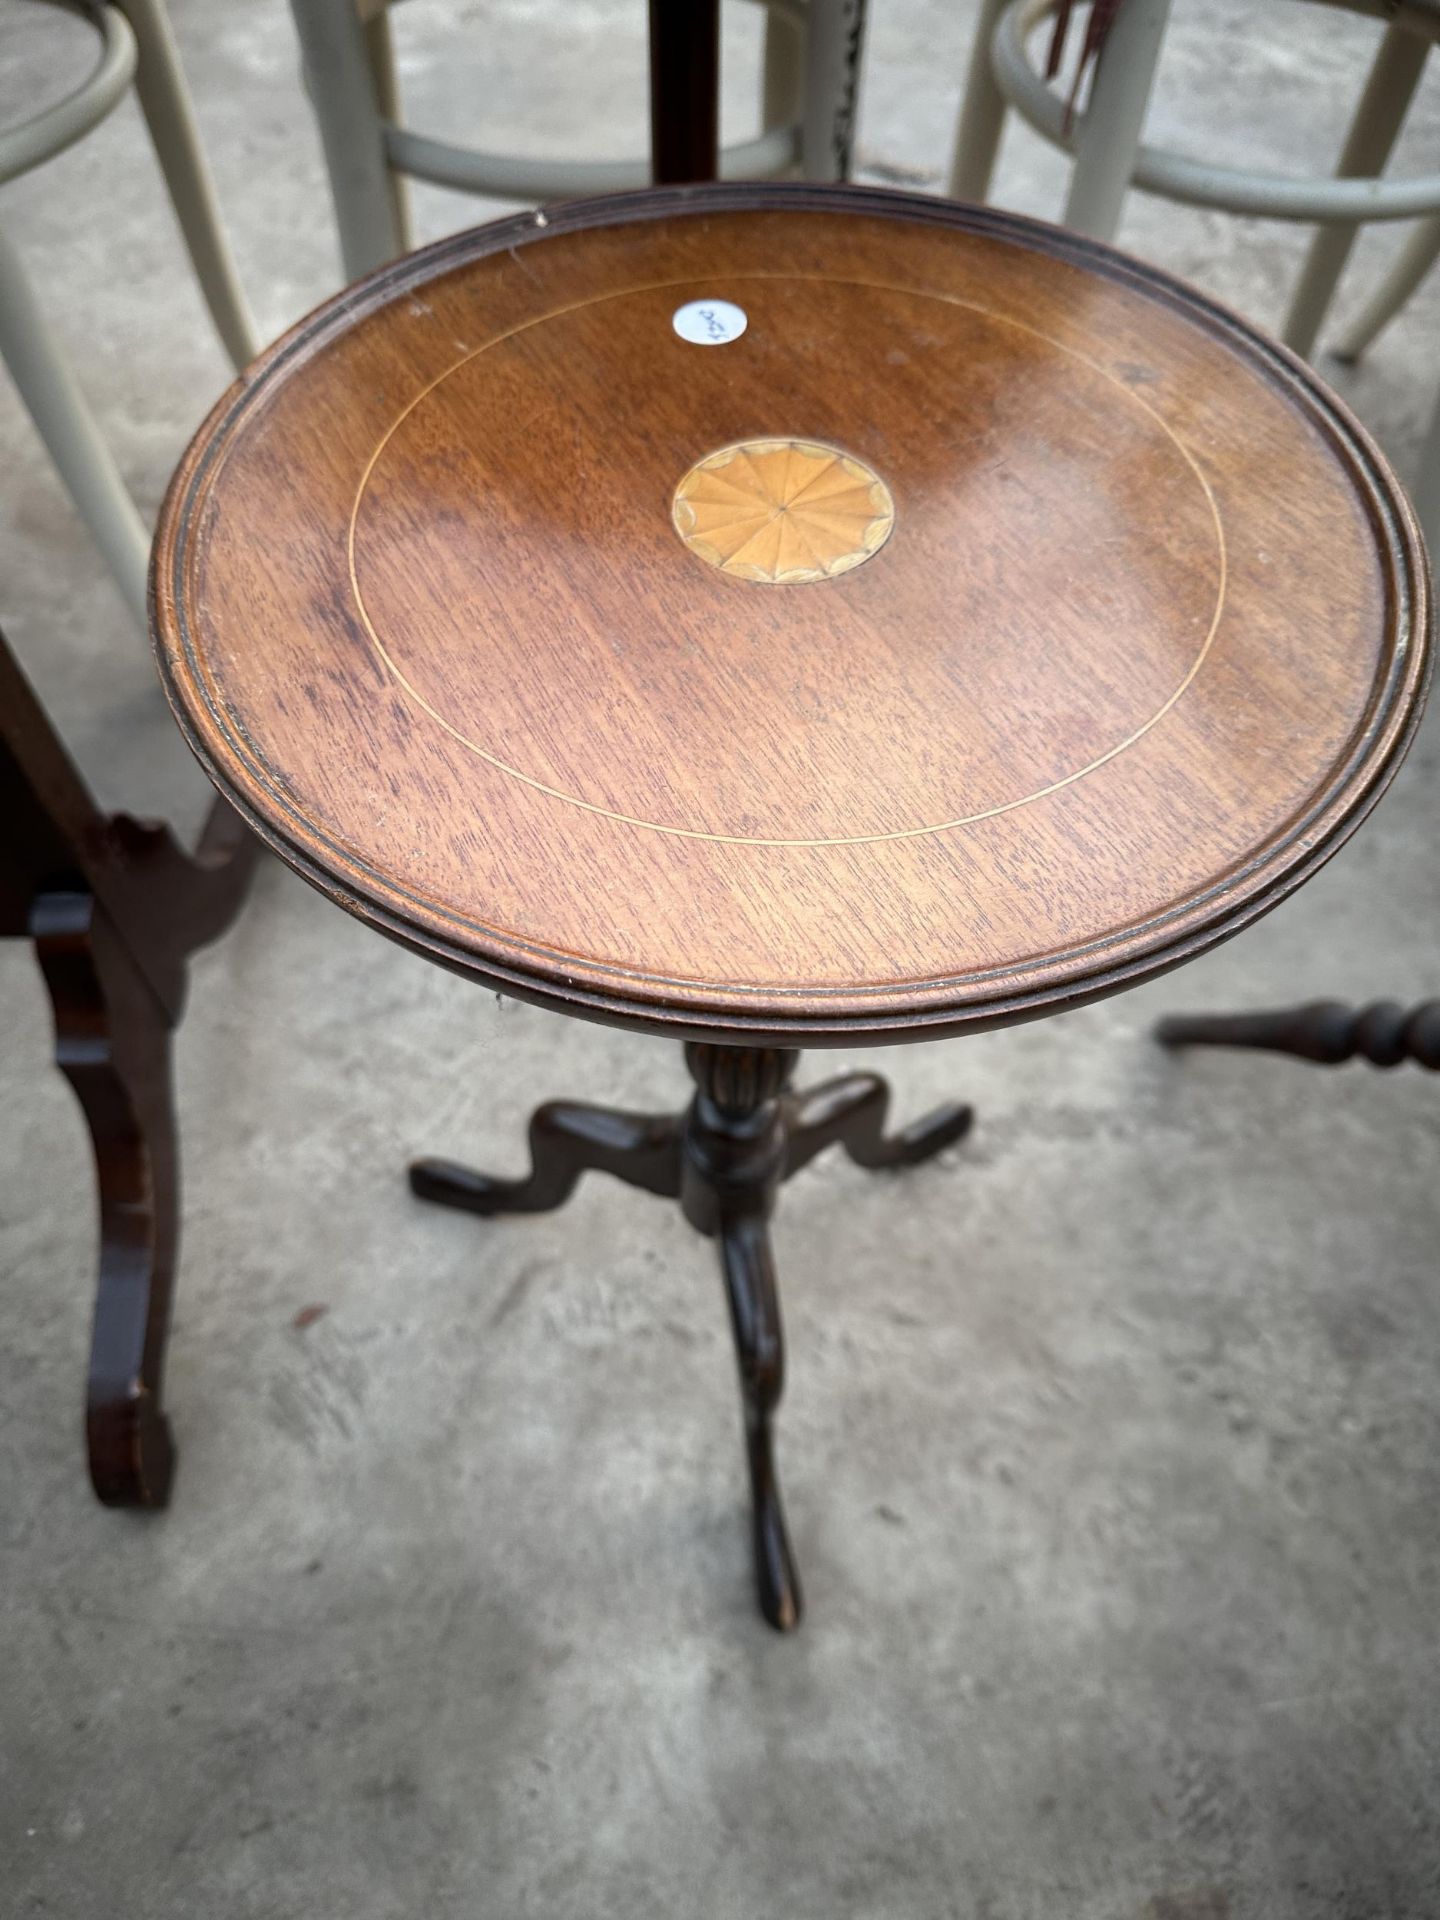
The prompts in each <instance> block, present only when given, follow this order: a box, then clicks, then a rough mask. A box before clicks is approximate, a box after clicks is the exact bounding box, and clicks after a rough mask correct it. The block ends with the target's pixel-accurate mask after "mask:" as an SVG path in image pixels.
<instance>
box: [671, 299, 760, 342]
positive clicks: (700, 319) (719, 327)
mask: <svg viewBox="0 0 1440 1920" xmlns="http://www.w3.org/2000/svg"><path fill="white" fill-rule="evenodd" d="M748 324H749V323H748V322H747V320H746V318H745V309H744V308H743V307H737V306H736V305H735V302H734V301H733V300H687V301H686V303H685V305H684V306H683V307H677V308H676V309H675V313H674V316H673V318H672V321H671V325H672V326H673V327H674V329H675V331H676V333H678V334H679V336H680V338H681V339H682V340H688V341H689V342H690V344H691V346H694V347H724V346H728V345H729V344H730V342H731V341H732V340H738V339H739V338H740V336H741V334H742V333H744V331H745V328H746V326H747V325H748Z"/></svg>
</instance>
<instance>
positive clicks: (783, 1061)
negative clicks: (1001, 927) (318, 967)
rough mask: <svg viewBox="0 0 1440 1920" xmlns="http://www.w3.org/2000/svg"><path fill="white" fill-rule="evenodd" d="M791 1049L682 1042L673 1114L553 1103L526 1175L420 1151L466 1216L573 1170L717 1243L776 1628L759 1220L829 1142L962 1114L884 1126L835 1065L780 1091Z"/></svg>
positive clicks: (879, 1158)
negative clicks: (684, 1086)
mask: <svg viewBox="0 0 1440 1920" xmlns="http://www.w3.org/2000/svg"><path fill="white" fill-rule="evenodd" d="M798 1058H799V1055H798V1054H797V1053H796V1052H795V1051H794V1050H793V1049H791V1048H781V1047H716V1046H708V1045H698V1044H696V1045H691V1046H687V1047H686V1049H685V1060H686V1064H687V1066H688V1067H689V1069H690V1074H691V1077H692V1078H693V1080H694V1081H695V1087H696V1091H695V1095H694V1097H693V1099H692V1100H691V1102H690V1105H689V1107H688V1108H687V1109H686V1111H685V1112H684V1114H681V1115H664V1114H642V1113H616V1112H613V1111H612V1110H611V1109H609V1108H607V1107H591V1106H580V1105H577V1104H575V1103H574V1102H571V1101H567V1100H556V1101H552V1102H550V1104H549V1105H547V1106H543V1107H541V1108H539V1109H538V1110H537V1112H536V1113H535V1116H534V1118H533V1119H532V1120H531V1122H530V1158H531V1171H530V1173H529V1174H528V1175H527V1176H526V1177H525V1178H524V1179H521V1180H498V1179H495V1178H494V1177H493V1176H492V1175H490V1174H486V1173H476V1172H474V1171H472V1170H471V1169H470V1168H468V1167H462V1166H457V1165H456V1164H455V1163H454V1162H453V1161H450V1160H417V1161H416V1162H415V1163H414V1164H413V1165H412V1167H411V1168H410V1186H411V1189H412V1191H413V1192H414V1193H415V1194H417V1195H418V1196H419V1198H421V1199H422V1200H435V1201H438V1202H439V1203H440V1204H441V1205H443V1206H450V1207H460V1208H463V1209H464V1210H465V1211H467V1212H469V1213H478V1214H484V1215H494V1214H503V1213H544V1212H548V1211H549V1210H550V1209H552V1208H554V1207H558V1206H560V1205H561V1204H562V1203H563V1202H564V1201H565V1200H567V1199H568V1198H569V1196H570V1194H571V1193H573V1192H574V1190H575V1187H576V1185H577V1183H578V1182H579V1179H580V1176H581V1175H582V1174H583V1173H589V1172H598V1173H608V1174H611V1175H613V1176H614V1177H615V1178H616V1179H618V1180H623V1181H625V1182H626V1184H627V1185H629V1186H633V1187H641V1188H643V1189H645V1190H646V1191H647V1192H650V1193H656V1194H660V1195H662V1196H664V1197H666V1198H670V1199H678V1200H679V1202H680V1204H681V1207H682V1208H683V1209H684V1213H685V1217H686V1219H687V1220H688V1221H689V1222H690V1224H691V1226H693V1227H694V1228H695V1229H696V1230H697V1232H699V1233H702V1234H704V1235H705V1236H706V1237H707V1238H708V1239H712V1240H714V1241H716V1242H717V1244H718V1247H719V1252H720V1266H721V1272H722V1273H723V1275H724V1279H725V1291H726V1295H727V1297H728V1300H729V1303H730V1323H731V1327H732V1329H733V1331H734V1335H735V1358H736V1363H737V1366H738V1368H739V1373H740V1398H741V1404H742V1406H743V1408H744V1414H745V1442H746V1454H747V1458H748V1462H749V1468H750V1494H751V1506H752V1519H753V1531H754V1546H755V1584H756V1591H757V1596H758V1599H759V1603H760V1612H761V1613H762V1614H763V1616H764V1617H765V1619H766V1620H767V1621H768V1622H769V1623H770V1625H771V1626H772V1627H774V1628H776V1629H777V1630H778V1631H779V1632H782V1633H786V1632H789V1631H790V1630H791V1629H792V1628H793V1627H796V1626H798V1625H799V1623H800V1615H801V1611H802V1604H803V1603H802V1600H801V1595H800V1576H799V1574H798V1573H797V1571H796V1568H795V1558H794V1554H793V1553H792V1551H791V1547H790V1537H789V1534H788V1533H787V1531H786V1527H785V1512H784V1508H783V1506H782V1505H781V1500H780V1489H779V1484H778V1482H777V1480H776V1477H775V1457H774V1438H773V1434H772V1419H773V1416H774V1414H775V1410H776V1408H777V1407H778V1406H779V1404H780V1395H781V1393H782V1391H783V1389H784V1384H785V1340H784V1332H783V1328H782V1324H781V1318H780V1294H779V1288H778V1286H777V1283H776V1278H775V1261H774V1255H773V1253H772V1251H771V1246H770V1233H769V1227H768V1225H767V1222H768V1221H769V1218H770V1215H771V1213H772V1212H773V1210H774V1206H775V1199H776V1196H777V1194H778V1193H779V1190H780V1186H781V1184H782V1182H784V1181H786V1180H788V1179H789V1178H790V1177H791V1175H792V1174H794V1173H798V1172H799V1170H800V1168H801V1167H803V1166H806V1165H808V1163H809V1162H810V1161H811V1160H813V1159H814V1158H815V1156H816V1155H817V1154H818V1153H822V1152H823V1151H824V1150H825V1148H826V1147H830V1146H839V1147H842V1148H843V1149H844V1150H845V1152H846V1153H847V1154H848V1155H849V1156H850V1158H851V1159H852V1160H853V1161H855V1162H856V1164H857V1165H858V1166H862V1167H876V1168H884V1167H891V1168H900V1167H910V1166H915V1165H917V1164H918V1163H919V1162H920V1161H922V1160H928V1159H929V1158H930V1157H931V1156H932V1155H934V1154H937V1153H940V1152H941V1151H942V1150H943V1149H944V1148H945V1147H948V1146H951V1145H952V1144H953V1143H954V1142H955V1141H957V1140H959V1139H961V1138H962V1137H963V1136H964V1135H965V1134H966V1133H968V1132H969V1130H970V1125H971V1122H972V1119H973V1114H972V1111H971V1109H970V1108H969V1107H966V1106H960V1105H954V1104H951V1105H946V1106H943V1107H937V1108H936V1110H935V1111H934V1112H933V1113H931V1114H928V1115H926V1117H925V1118H924V1119H922V1120H917V1121H915V1122H914V1123H913V1124H912V1125H910V1126H908V1127H906V1128H904V1129H903V1130H902V1131H901V1132H899V1133H895V1134H888V1135H887V1134H886V1132H885V1115H886V1112H887V1109H888V1107H889V1104H890V1089H889V1087H888V1086H887V1085H886V1083H885V1082H884V1081H883V1080H882V1079H880V1077H879V1076H878V1075H877V1074H873V1073H852V1074H845V1075H843V1076H842V1077H841V1078H840V1079H837V1080H830V1081H827V1082H826V1083H825V1084H824V1085H823V1086H819V1087H815V1088H813V1089H812V1090H811V1091H810V1092H809V1093H792V1092H790V1091H789V1081H790V1076H791V1074H792V1073H793V1072H794V1069H795V1063H796V1061H797V1059H798Z"/></svg>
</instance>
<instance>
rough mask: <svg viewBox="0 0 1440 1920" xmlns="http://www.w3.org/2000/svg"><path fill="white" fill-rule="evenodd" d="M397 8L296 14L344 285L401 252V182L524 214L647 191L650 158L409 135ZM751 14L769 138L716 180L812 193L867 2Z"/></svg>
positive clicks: (770, 1)
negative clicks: (789, 186)
mask: <svg viewBox="0 0 1440 1920" xmlns="http://www.w3.org/2000/svg"><path fill="white" fill-rule="evenodd" d="M396 3H397V0H291V9H292V11H293V13H294V16H295V26H296V30H297V32H298V34H299V38H300V46H301V52H302V56H303V60H304V65H305V74H306V84H307V87H308V89H309V93H310V99H311V103H312V105H313V107H314V109H315V117H316V119H317V121H318V123H319V127H320V138H321V144H322V146H323V147H324V151H325V163H326V167H327V169H328V171H329V175H330V188H331V193H332V194H333V196H334V201H335V217H336V222H337V225H338V227H339V232H340V251H341V256H342V258H343V261H344V266H345V276H346V278H347V279H348V280H354V279H358V278H359V277H360V276H361V275H362V274H365V273H368V272H370V271H371V270H372V269H373V268H375V267H378V266H381V265H383V263H384V262H385V261H387V260H392V259H394V258H395V256H396V255H397V254H400V253H403V252H404V251H405V249H406V246H407V245H408V237H409V236H408V229H407V223H406V218H405V208H404V199H403V191H402V186H401V180H402V177H403V176H407V175H408V176H410V177H413V178H415V179H418V180H428V181H431V182H433V183H434V184H435V185H437V186H442V187H452V188H456V189H458V190H459V191H461V192H465V193H476V194H486V195H492V196H494V197H495V198H497V199H502V200H521V201H529V202H540V201H545V200H555V199H560V198H562V197H568V196H570V195H583V194H594V193H619V192H623V191H625V190H626V189H628V188H632V187H644V186H648V185H649V184H650V179H651V173H650V160H649V157H648V156H647V157H646V158H644V159H637V160H590V161H576V160H545V159H538V158H537V159H529V158H526V159H521V158H516V157H514V156H512V155H508V154H499V153H487V152H482V151H480V150H478V149H475V148H471V147H462V146H457V145H455V144H454V143H453V142H451V141H448V140H439V139H436V138H434V137H433V136H431V135H428V134H424V133H420V132H417V131H416V130H414V129H413V128H410V127H407V126H404V125H403V124H402V123H401V120H400V108H399V99H398V89H397V87H396V82H395V62H394V53H393V48H392V44H391V38H390V23H389V17H388V16H389V8H390V6H391V5H392V4H396ZM660 3H662V4H676V0H660ZM679 4H681V5H684V4H687V0H679ZM756 4H759V5H761V6H763V7H764V8H765V10H766V14H767V24H766V37H765V77H764V89H763V103H762V104H763V121H764V125H763V128H762V131H761V132H760V133H759V134H758V135H757V136H756V137H755V138H754V139H752V140H747V141H744V142H742V143H741V144H739V145H738V146H733V147H730V148H728V149H727V150H726V151H725V152H724V153H723V154H722V155H721V160H720V172H721V176H722V178H724V179H727V180H764V179H773V178H775V177H777V176H779V175H782V174H788V173H791V172H792V171H794V170H795V168H796V167H797V166H798V168H799V170H800V173H801V174H802V176H803V177H804V178H806V179H809V180H843V179H845V178H847V177H848V174H849V171H850V155H851V144H852V138H853V130H854V120H855V95H856V88H857V83H858V77H859V68H860V52H861V43H862V39H863V35H864V27H865V9H866V0H756Z"/></svg>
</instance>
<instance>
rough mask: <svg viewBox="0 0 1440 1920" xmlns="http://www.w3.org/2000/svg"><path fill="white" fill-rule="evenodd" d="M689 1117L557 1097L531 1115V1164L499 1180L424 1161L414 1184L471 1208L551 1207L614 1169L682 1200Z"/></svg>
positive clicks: (428, 1196) (423, 1195) (414, 1170)
mask: <svg viewBox="0 0 1440 1920" xmlns="http://www.w3.org/2000/svg"><path fill="white" fill-rule="evenodd" d="M680 1133H681V1123H680V1121H679V1119H678V1118H677V1117H676V1116H674V1115H673V1114H650V1113H617V1112H615V1111H613V1110H612V1109H611V1108H609V1107H589V1106H581V1105H579V1104H578V1103H577V1102H574V1101H570V1100H552V1101H551V1102H550V1103H549V1104H548V1105H547V1106H543V1107H539V1108H537V1109H536V1112H535V1114H534V1116H533V1118H532V1119H531V1121H530V1163H531V1171H530V1173H529V1174H528V1176H527V1177H526V1178H525V1179H523V1180H497V1179H495V1178H494V1177H493V1176H492V1175H491V1174H488V1173H478V1172H475V1171H474V1170H473V1169H471V1168H469V1167H462V1166H459V1165H457V1163H456V1162H455V1161H453V1160H417V1161H415V1162H414V1164H413V1165H412V1166H411V1168H410V1188H411V1191H412V1192H413V1193H415V1194H417V1195H418V1196H419V1198H420V1199H422V1200H435V1201H438V1202H439V1203H440V1205H441V1206H446V1207H460V1208H463V1209H464V1210H465V1212H467V1213H479V1214H484V1215H487V1216H488V1215H492V1214H497V1213H549V1212H550V1211H551V1210H552V1209H553V1208H555V1207H559V1206H562V1205H563V1204H564V1202H565V1201H566V1200H568V1199H569V1197H570V1195H571V1194H572V1193H573V1192H574V1191H575V1187H576V1184H577V1183H578V1181H579V1179H580V1176H581V1174H582V1173H609V1174H613V1175H614V1176H615V1178H616V1179H617V1180H623V1181H624V1182H625V1183H626V1185H627V1186H631V1187H643V1188H644V1189H645V1190H646V1191H647V1192H649V1193H658V1194H663V1195H664V1196H665V1197H666V1198H668V1199H672V1200H673V1199H677V1198H678V1197H679V1193H680Z"/></svg>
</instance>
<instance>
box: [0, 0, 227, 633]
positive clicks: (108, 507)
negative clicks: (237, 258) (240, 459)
mask: <svg viewBox="0 0 1440 1920" xmlns="http://www.w3.org/2000/svg"><path fill="white" fill-rule="evenodd" d="M44 4H47V5H51V6H62V7H64V8H65V9H66V11H68V12H70V13H74V14H77V15H78V16H79V17H80V18H81V19H83V20H85V21H86V22H87V23H88V24H89V25H90V26H92V27H94V29H95V32H96V34H97V36H98V38H99V43H100V52H99V58H98V60H97V61H96V64H95V66H94V68H93V69H92V71H91V72H90V74H89V75H88V77H87V78H86V79H85V80H84V81H83V82H82V83H81V84H80V85H79V86H78V87H76V88H75V89H74V91H73V92H71V93H69V94H67V95H66V96H65V98H64V99H62V100H60V101H58V102H57V103H56V104H55V105H54V106H51V107H47V108H44V109H43V110H42V111H41V112H39V113H37V114H35V115H33V116H32V117H31V118H30V119H28V120H24V121H22V122H21V123H20V124H19V125H18V126H14V127H11V128H9V129H7V130H6V131H4V132H0V185H3V184H4V182H6V181H7V180H13V179H15V178H17V177H18V176H19V175H20V174H22V173H28V172H30V171H31V169H32V168H35V167H39V166H43V165H44V163H45V162H46V161H47V160H50V159H53V158H54V156H55V155H56V154H57V153H61V152H63V151H64V149H65V148H66V147H69V146H72V145H73V144H74V143H75V141H77V140H80V139H83V138H84V136H85V135H86V134H87V133H89V132H90V130H91V129H92V128H93V127H95V126H98V125H99V123H100V122H101V121H102V120H103V119H104V118H105V117H106V115H107V114H109V113H110V112H112V111H113V109H114V108H115V107H116V106H117V105H118V104H119V102H120V100H121V99H122V98H123V97H124V95H125V92H126V90H127V88H128V87H129V86H130V85H131V84H132V82H133V84H134V86H135V90H136V93H137V95H138V96H139V100H140V106H141V109H142V111H143V113H144V115H145V121H146V125H147V126H148V128H149V130H150V138H151V140H152V142H153V143H154V147H155V155H156V158H157V159H158V161H159V163H160V169H161V172H162V173H163V174H164V177H165V184H166V186H167V187H168V188H169V191H170V198H171V200H172V202H173V203H174V207H175V212H176V216H177V218H178V219H179V222H180V228H181V232H182V233H183V235H184V238H185V245H186V248H187V250H188V252H189V255H190V260H191V263H192V265H193V266H194V269H195V273H196V277H197V278H198V280H199V282H200V287H201V291H202V292H203V294H204V296H205V304H206V305H207V307H208V308H209V309H210V314H211V317H212V319H213V320H214V322H215V327H216V331H217V332H218V333H219V335H220V338H221V340H222V341H223V342H224V345H225V349H226V351H227V353H228V354H229V355H230V358H231V359H232V361H233V362H234V363H235V365H236V367H237V368H239V367H242V366H244V365H245V364H246V363H247V362H248V361H250V360H253V359H254V357H255V353H256V341H255V334H254V328H253V325H252V323H251V320H250V315H249V312H248V309H247V307H246V304H245V296H244V294H243V293H242V291H241V289H240V282H239V279H238V277H237V275H236V272H235V266H234V262H233V260H232V258H231V255H230V250H229V247H228V245H227V244H226V241H225V236H224V233H223V232H222V230H221V226H220V216H219V210H218V208H217V206H216V203H215V193H214V189H213V187H212V185H211V181H210V175H209V171H208V169H207V167H206V164H205V159H204V155H203V154H202V152H201V150H200V142H199V136H198V134H197V132H196V128H195V120H194V115H193V114H192V112H191V109H190V101H189V96H188V94H187V93H186V90H185V82H184V78H183V76H182V74H181V71H180V62H179V58H178V55H177V53H176V49H175V42H174V39H173V37H172V35H171V32H170V23H169V21H168V20H167V19H166V17H165V11H164V8H163V6H162V5H161V0H123V6H122V5H119V4H115V3H114V0H44ZM0 359H3V360H4V362H5V365H6V367H7V368H8V369H9V372H10V375H11V378H12V379H13V380H14V382H15V385H16V387H17V388H18V389H19V392H20V397H21V399H22V400H23V401H24V403H25V407H26V409H27V411H28V412H29V414H30V417H31V419H32V420H33V421H34V422H35V426H36V429H37V431H38V432H39V434H40V437H41V439H42V440H43V441H44V442H45V446H46V448H47V450H48V452H49V454H50V457H51V459H52V460H53V461H54V462H55V465H56V467H57V468H58V470H59V473H60V477H61V480H62V481H63V482H64V484H65V488H66V490H67V492H68V493H69V495H70V497H71V499H72V500H73V501H74V503H75V505H76V507H77V508H78V510H79V512H80V515H81V518H82V519H83V520H84V522H85V524H86V526H87V527H88V528H89V530H90V534H91V537H92V539H93V540H94V541H95V544H96V546H97V547H99V549H100V552H101V554H102V556H103V557H104V560H105V563H106V565H107V566H108V567H109V569H110V572H111V573H112V574H113V575H114V577H115V580H116V583H117V584H118V586H119V588H120V591H121V593H122V594H123V595H124V598H125V600H126V603H127V605H128V606H129V607H130V610H131V612H132V613H133V614H134V615H135V617H136V618H137V619H138V620H139V622H140V624H141V626H142V627H143V626H144V625H145V575H146V570H147V568H148V565H149V558H150V535H149V532H148V531H147V529H146V526H145V523H144V521H143V520H142V519H141V517H140V514H139V511H138V510H137V508H136V506H135V503H134V501H133V500H132V499H131V497H130V495H129V493H128V491H127V490H126V487H125V483H124V481H123V480H122V479H121V477H120V470H119V468H118V467H117V466H116V464H115V460H114V456H113V455H112V454H111V452H110V450H109V448H108V447H107V446H106V445H105V442H104V440H103V439H102V438H101V435H100V430H99V428H98V426H97V425H96V423H95V417H94V415H93V414H92V413H91V411H90V408H89V406H88V404H87V403H86V400H85V397H84V395H83V393H82V392H81V390H80V385H79V382H78V381H77V379H76V378H75V373H74V370H73V368H72V367H71V365H70V362H69V360H68V359H67V357H66V356H65V354H64V353H63V352H62V351H61V348H60V345H59V343H58V342H57V341H56V339H55V338H54V336H53V335H52V334H51V332H50V330H49V328H48V327H47V326H46V324H45V318H44V315H43V313H42V311H41V308H40V303H39V302H38V300H37V299H36V297H35V293H34V290H33V289H32V287H31V284H30V281H29V278H28V276H27V275H26V273H25V270H24V266H23V264H22V262H21V259H20V256H19V254H18V253H17V251H16V249H15V248H14V247H13V246H12V245H11V243H10V242H9V241H8V240H7V239H6V238H5V235H4V233H3V231H0Z"/></svg>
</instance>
